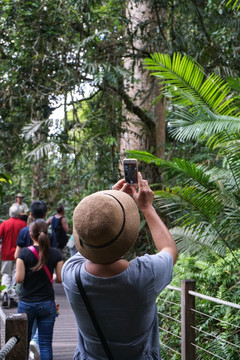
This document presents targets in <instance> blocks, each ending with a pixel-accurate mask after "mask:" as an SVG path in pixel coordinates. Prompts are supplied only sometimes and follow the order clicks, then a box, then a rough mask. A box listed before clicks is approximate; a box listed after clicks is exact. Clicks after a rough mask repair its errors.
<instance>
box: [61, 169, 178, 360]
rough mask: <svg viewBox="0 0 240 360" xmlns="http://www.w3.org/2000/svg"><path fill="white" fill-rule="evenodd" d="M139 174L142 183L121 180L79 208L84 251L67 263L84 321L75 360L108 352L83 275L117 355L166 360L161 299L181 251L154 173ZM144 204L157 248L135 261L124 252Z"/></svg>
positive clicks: (78, 233) (75, 306)
mask: <svg viewBox="0 0 240 360" xmlns="http://www.w3.org/2000/svg"><path fill="white" fill-rule="evenodd" d="M138 179H139V182H138V190H137V189H136V188H135V187H134V186H131V185H130V184H127V183H125V179H122V180H120V181H119V182H118V183H117V184H115V185H114V186H113V190H106V191H100V192H97V193H94V194H92V195H89V196H87V197H85V198H84V199H83V200H82V201H81V202H80V203H79V204H78V206H77V207H76V208H75V210H74V213H73V237H74V242H75V245H76V247H77V249H78V251H79V252H78V253H77V254H75V255H74V256H72V257H71V258H69V259H68V260H67V261H66V262H65V264H64V266H63V269H62V281H63V287H64V289H65V292H66V295H67V298H68V302H69V304H70V306H71V307H72V310H73V312H74V315H75V318H76V321H77V325H78V345H77V348H76V351H75V355H74V359H75V360H80V359H81V360H83V359H91V360H99V359H106V358H107V357H106V354H105V351H104V349H103V346H102V344H101V342H100V340H99V338H98V335H97V333H96V331H95V328H94V326H93V324H92V322H91V319H90V316H89V313H88V311H87V310H86V307H85V304H84V302H83V299H82V297H81V295H80V292H79V289H78V285H77V281H76V276H80V279H81V281H82V286H83V288H84V289H85V292H86V295H87V297H88V298H89V302H90V304H91V306H92V308H93V310H94V313H95V316H96V318H97V320H98V323H99V325H100V328H101V330H102V333H103V335H104V337H105V339H106V342H107V344H108V346H109V348H110V351H111V353H112V355H113V358H114V359H121V360H122V359H124V360H130V359H131V360H145V359H151V360H159V359H161V355H160V345H159V327H158V313H157V306H156V298H157V296H158V295H159V293H160V292H161V291H162V290H163V289H164V288H165V287H166V286H167V285H168V284H169V283H170V282H171V279H172V270H173V264H174V263H175V262H176V259H177V253H178V252H177V246H176V244H175V242H174V240H173V238H172V236H171V234H170V232H169V231H168V229H167V227H166V226H165V224H164V223H163V222H162V220H161V219H160V217H159V216H158V214H157V213H156V211H155V209H154V207H153V205H152V202H153V197H154V193H153V192H152V190H151V189H150V187H149V186H148V182H147V180H143V179H142V176H141V174H140V173H139V175H138ZM128 193H130V194H132V196H130V195H128ZM138 208H139V209H140V210H141V212H142V214H143V216H144V217H145V219H146V222H147V224H148V226H149V229H150V232H151V235H152V238H153V241H154V243H155V246H156V249H157V253H156V254H154V255H149V254H146V255H144V256H140V257H137V258H135V259H133V260H131V261H130V262H129V261H127V260H125V259H124V258H123V256H124V255H125V254H126V253H127V251H128V250H129V249H130V248H131V246H132V245H133V244H134V242H135V240H136V238H137V236H138V232H139V227H140V217H139V213H138Z"/></svg>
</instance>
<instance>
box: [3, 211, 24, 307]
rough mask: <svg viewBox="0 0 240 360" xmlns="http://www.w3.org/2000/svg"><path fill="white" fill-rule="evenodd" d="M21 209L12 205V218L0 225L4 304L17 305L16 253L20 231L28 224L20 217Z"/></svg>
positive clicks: (4, 305)
mask: <svg viewBox="0 0 240 360" xmlns="http://www.w3.org/2000/svg"><path fill="white" fill-rule="evenodd" d="M20 212H21V209H17V208H16V207H15V206H14V205H13V206H11V207H10V211H9V213H10V219H8V220H5V221H3V222H2V224H1V225H0V238H2V248H1V260H2V265H1V275H2V283H1V284H2V285H3V286H5V288H4V289H3V290H2V294H1V295H2V306H3V307H8V308H9V307H16V306H17V298H18V297H17V295H16V293H15V290H14V284H15V269H16V261H15V258H14V253H15V250H16V243H17V237H18V234H19V231H20V230H21V229H22V228H24V227H25V226H26V222H25V221H23V220H21V219H20Z"/></svg>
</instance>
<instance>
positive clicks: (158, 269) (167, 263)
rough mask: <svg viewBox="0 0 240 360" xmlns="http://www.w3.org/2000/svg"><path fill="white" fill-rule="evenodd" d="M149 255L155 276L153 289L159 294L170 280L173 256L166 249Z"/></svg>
mask: <svg viewBox="0 0 240 360" xmlns="http://www.w3.org/2000/svg"><path fill="white" fill-rule="evenodd" d="M149 256H150V258H151V261H152V266H153V272H154V276H155V290H156V293H157V294H159V293H160V292H161V291H162V290H163V289H164V288H165V287H166V286H167V285H168V284H169V283H170V282H171V280H172V271H173V258H172V256H171V254H170V253H168V252H167V251H160V252H159V253H157V254H155V255H149Z"/></svg>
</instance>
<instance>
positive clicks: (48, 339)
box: [18, 300, 56, 360]
mask: <svg viewBox="0 0 240 360" xmlns="http://www.w3.org/2000/svg"><path fill="white" fill-rule="evenodd" d="M18 313H26V314H27V317H28V344H29V342H30V340H31V336H32V328H33V323H34V321H35V319H36V320H37V328H38V339H39V348H40V359H41V360H52V359H53V354H52V337H53V327H54V323H55V318H56V305H55V302H54V301H52V300H50V301H39V302H25V301H19V303H18Z"/></svg>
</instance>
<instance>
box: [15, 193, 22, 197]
mask: <svg viewBox="0 0 240 360" xmlns="http://www.w3.org/2000/svg"><path fill="white" fill-rule="evenodd" d="M16 197H20V198H24V195H23V194H22V193H18V194H17V195H16Z"/></svg>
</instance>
